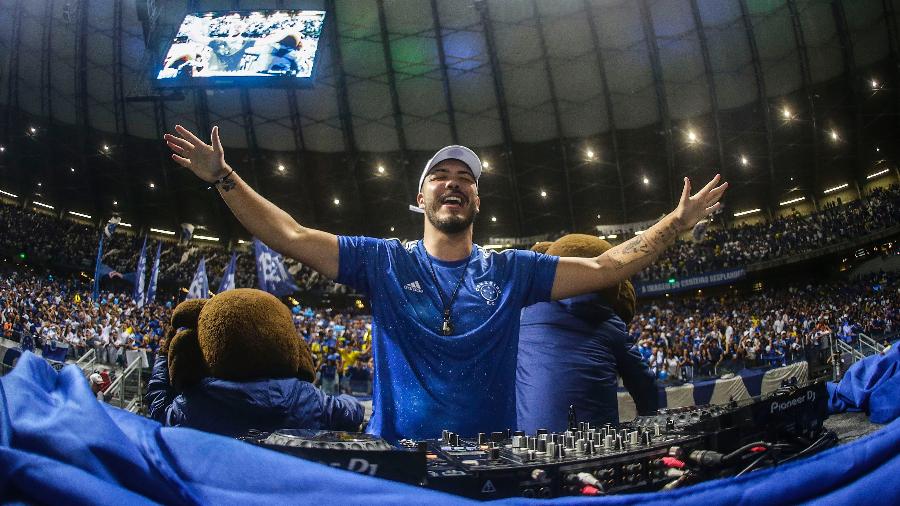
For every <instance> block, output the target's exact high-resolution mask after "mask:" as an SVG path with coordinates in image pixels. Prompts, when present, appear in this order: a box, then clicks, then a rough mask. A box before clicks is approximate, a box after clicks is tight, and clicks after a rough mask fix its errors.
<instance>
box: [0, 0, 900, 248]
mask: <svg viewBox="0 0 900 506" xmlns="http://www.w3.org/2000/svg"><path fill="white" fill-rule="evenodd" d="M895 3H896V2H895V1H893V0H884V1H882V0H853V1H847V0H844V1H839V0H834V1H822V0H554V1H549V0H515V1H513V0H440V1H438V0H364V1H359V0H325V1H303V2H300V1H297V2H294V1H287V0H280V1H274V0H273V1H268V2H267V1H260V0H257V1H253V2H251V1H243V2H241V1H238V0H233V1H229V2H202V1H174V0H134V1H133V2H131V1H129V2H122V1H116V2H106V1H100V0H0V12H3V13H4V14H3V15H2V16H0V106H2V113H3V119H2V123H0V134H2V137H0V145H2V146H3V147H4V149H3V151H2V152H0V189H3V190H6V191H8V192H9V193H13V194H16V195H21V196H23V197H24V198H26V199H33V198H39V199H40V200H41V201H49V202H51V203H52V204H54V205H55V208H56V209H57V210H59V211H60V212H64V211H66V210H74V211H78V212H82V213H86V214H88V215H91V216H93V217H95V218H98V219H99V217H108V216H109V215H111V214H112V213H120V214H121V215H122V216H123V218H124V219H125V220H126V221H129V222H132V223H135V224H138V225H140V226H144V227H150V226H155V227H162V228H168V229H172V228H173V227H175V226H176V224H178V223H182V222H190V223H194V224H198V225H201V226H203V227H205V228H206V229H207V230H209V231H210V232H211V233H213V235H217V236H220V237H225V238H238V237H241V238H245V239H246V238H247V237H246V232H244V231H243V230H241V228H240V226H239V224H237V222H236V221H235V220H234V219H233V218H232V217H231V216H230V213H229V212H228V211H227V210H226V208H225V206H224V204H223V203H221V201H220V200H219V199H218V198H217V196H216V195H214V194H213V192H211V191H207V190H206V186H207V185H205V184H203V183H202V182H200V181H199V180H197V179H196V178H194V177H192V176H191V175H190V174H187V173H186V171H185V170H183V169H181V168H179V167H177V166H176V165H175V164H174V163H173V162H172V161H171V160H169V159H168V152H167V149H166V147H165V145H164V144H163V142H162V141H161V137H162V134H163V133H164V132H165V131H171V130H172V128H173V126H174V124H176V123H180V124H182V125H185V126H186V127H187V128H189V129H192V130H194V131H198V130H199V131H202V132H208V131H209V128H210V126H211V125H219V127H220V130H221V132H222V136H223V142H224V144H225V146H226V150H227V153H226V154H227V158H228V159H229V161H230V162H231V163H232V164H233V165H234V166H236V168H237V170H238V171H239V172H240V173H241V174H242V175H243V176H244V177H245V179H247V180H248V181H249V182H250V183H251V185H253V186H254V187H255V188H256V189H258V190H259V191H260V192H261V193H262V194H263V195H265V196H267V197H268V198H270V199H272V200H273V201H274V202H276V203H277V204H278V205H280V206H283V207H284V208H286V209H287V210H288V211H289V212H291V213H292V214H293V215H294V216H296V217H297V218H298V220H299V221H301V222H302V223H305V224H309V225H311V226H316V227H321V228H323V229H327V230H330V231H334V232H338V233H364V234H370V235H375V236H401V237H411V238H412V237H417V236H418V235H419V234H420V233H421V222H420V221H419V220H421V219H422V217H421V215H414V214H412V213H409V212H408V211H407V204H409V203H412V202H413V201H414V197H415V181H416V179H417V175H418V172H419V171H420V167H421V166H422V165H423V164H424V163H425V161H426V160H427V159H428V158H429V157H430V155H431V154H432V153H433V152H434V151H435V150H436V149H438V148H440V147H441V146H444V145H447V144H454V143H459V144H464V145H467V146H470V147H472V148H473V149H474V150H475V151H476V152H477V153H479V154H480V155H481V156H482V157H483V159H484V160H486V161H487V162H488V166H487V169H486V172H485V174H484V176H483V178H482V181H481V185H480V191H481V193H482V199H483V206H482V213H481V216H480V218H479V222H478V224H477V225H476V240H481V241H486V240H487V238H488V237H510V236H513V237H522V236H530V235H534V234H541V233H557V232H559V231H562V230H569V231H589V230H592V229H593V227H595V226H596V225H599V224H612V223H625V222H633V221H639V220H647V219H653V218H655V217H658V216H660V214H661V213H663V212H665V211H667V210H669V209H671V207H672V206H673V205H674V202H675V200H676V199H677V196H678V194H679V192H680V188H681V179H682V177H683V176H685V175H687V176H690V177H691V178H692V179H693V180H694V181H695V182H701V181H706V180H707V179H708V178H709V177H711V176H712V175H713V174H714V173H715V172H717V171H720V172H722V173H723V175H724V177H725V178H726V179H727V180H728V181H729V182H731V183H732V185H733V186H732V189H731V190H730V194H729V196H728V197H727V202H726V204H727V205H728V206H729V208H730V209H732V210H739V209H752V208H763V209H766V208H769V209H772V208H775V207H776V206H777V203H778V202H779V201H782V200H784V199H785V198H790V196H792V195H793V196H796V195H807V196H813V195H818V196H821V195H822V191H823V190H824V189H827V188H830V187H833V186H835V185H838V184H843V183H850V185H851V187H852V186H853V185H854V184H857V183H860V184H861V183H863V182H865V178H866V175H867V174H869V173H870V172H871V171H872V170H873V167H874V166H875V165H877V164H884V163H893V162H892V160H895V159H896V152H895V151H896V148H895V147H894V145H895V144H896V143H895V142H892V141H893V139H896V136H897V133H898V131H897V130H898V118H900V116H898V112H900V56H898V44H900V39H898V31H897V25H898V23H897V13H898V9H897V6H896V5H895ZM223 4H224V7H227V8H233V9H261V8H303V9H324V10H326V11H327V12H328V14H327V18H326V29H325V34H324V38H323V42H322V44H321V49H320V51H321V52H320V59H319V62H318V65H319V68H318V71H317V77H316V82H315V86H313V87H312V88H307V89H250V88H231V89H185V90H180V91H179V90H176V91H171V90H166V91H160V90H158V89H156V88H154V86H153V83H152V77H153V72H152V69H153V67H154V65H155V64H156V63H157V62H158V61H159V59H160V55H161V53H162V52H163V51H164V50H165V46H166V44H165V41H166V40H171V36H172V34H173V33H174V30H175V29H176V28H177V26H178V24H179V23H180V21H181V19H182V18H183V17H184V15H185V14H186V13H188V12H194V11H202V10H204V9H213V8H217V9H221V8H222V7H223ZM38 183H42V184H41V185H40V186H38ZM151 183H152V184H151ZM38 194H39V196H38ZM113 202H116V204H115V205H114V204H113ZM102 219H104V220H105V218H102Z"/></svg>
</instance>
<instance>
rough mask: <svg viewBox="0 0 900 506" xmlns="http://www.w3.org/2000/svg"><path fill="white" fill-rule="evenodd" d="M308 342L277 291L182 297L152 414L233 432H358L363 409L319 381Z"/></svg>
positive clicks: (155, 383) (153, 391) (156, 374)
mask: <svg viewBox="0 0 900 506" xmlns="http://www.w3.org/2000/svg"><path fill="white" fill-rule="evenodd" d="M313 379H314V369H313V365H312V358H311V355H310V352H309V348H308V346H307V345H306V343H305V342H304V341H303V339H301V338H300V337H299V336H297V333H296V331H295V330H294V326H293V323H292V320H291V317H290V312H289V311H288V309H287V307H286V306H285V305H284V304H282V303H281V302H280V301H279V300H278V299H277V298H275V297H274V296H272V295H270V294H268V293H265V292H262V291H259V290H253V289H245V288H241V289H235V290H229V291H227V292H223V293H221V294H219V295H216V296H215V297H213V298H212V299H209V300H205V299H195V300H190V301H185V302H183V303H181V304H180V305H179V306H178V307H177V308H176V309H175V312H174V314H173V316H172V328H171V329H170V330H169V333H168V335H167V339H166V342H165V345H164V346H163V347H162V348H161V351H160V354H159V356H158V357H157V359H156V362H155V363H154V366H153V373H152V376H151V379H150V382H149V384H148V387H147V394H146V401H147V404H148V405H149V406H150V409H149V411H150V413H149V414H150V418H152V419H154V420H157V421H159V422H161V423H163V424H165V425H169V426H181V427H191V428H195V429H199V430H203V431H206V432H213V433H217V434H222V435H226V436H240V435H243V434H246V433H247V432H249V431H250V430H251V429H256V430H261V431H272V430H276V429H283V428H292V429H321V430H343V431H357V430H359V428H360V425H361V424H362V421H363V414H364V411H363V408H362V406H361V405H360V403H359V401H357V400H356V399H355V398H354V397H351V396H349V395H338V396H331V395H326V394H324V393H323V392H322V391H321V390H319V389H318V388H316V387H315V386H313V384H312V380H313Z"/></svg>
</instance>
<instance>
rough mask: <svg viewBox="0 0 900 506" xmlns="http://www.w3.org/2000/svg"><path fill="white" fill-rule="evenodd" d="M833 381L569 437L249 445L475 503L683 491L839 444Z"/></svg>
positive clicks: (266, 438) (574, 426)
mask: <svg viewBox="0 0 900 506" xmlns="http://www.w3.org/2000/svg"><path fill="white" fill-rule="evenodd" d="M826 416H827V412H826V391H825V383H824V382H822V381H819V382H814V383H809V384H806V385H803V386H796V385H795V386H788V387H783V388H781V389H779V390H778V391H776V392H773V393H771V394H768V395H765V396H760V397H756V398H752V399H748V400H746V401H739V402H731V403H729V404H726V405H720V406H714V405H707V406H690V407H685V408H673V409H663V410H660V411H659V412H658V413H657V414H656V415H654V416H643V417H638V418H636V419H635V420H633V421H631V422H628V423H624V424H621V425H620V426H618V427H615V426H612V425H608V424H607V425H603V426H593V425H591V424H590V423H587V422H574V420H572V417H571V416H570V428H569V430H567V431H564V432H551V431H548V430H543V429H542V430H538V431H537V433H535V434H526V433H524V432H521V431H514V430H512V429H507V430H505V431H501V432H492V433H481V434H478V435H475V436H471V437H465V436H462V435H459V434H455V433H453V432H450V431H447V430H445V431H443V432H442V434H441V435H440V437H438V438H435V439H429V440H424V441H412V440H401V441H400V442H399V443H397V444H389V443H387V442H386V441H384V440H381V439H378V438H375V437H372V436H367V435H364V434H349V433H340V432H321V431H298V430H281V431H275V432H273V433H263V432H254V433H251V434H248V435H247V436H245V437H243V438H242V439H244V440H246V441H249V442H251V443H254V444H258V445H262V446H265V447H267V448H272V449H276V450H278V451H282V452H286V453H289V454H292V455H295V456H298V457H301V458H305V459H309V460H314V461H318V462H321V463H324V464H327V465H331V466H335V467H340V468H343V469H347V470H350V471H355V472H359V473H363V474H369V475H372V476H378V477H381V478H386V479H390V480H395V481H402V482H405V483H412V484H417V485H421V486H425V487H428V488H431V489H435V490H441V491H444V492H449V493H452V494H457V495H461V496H466V497H471V498H475V499H483V500H489V499H497V498H503V497H538V498H551V497H560V496H575V495H579V496H580V495H604V494H621V493H632V492H641V491H654V490H660V489H664V488H666V489H668V488H675V487H678V486H683V485H687V484H690V483H695V482H698V481H702V480H705V479H712V478H717V477H721V476H730V475H734V474H742V473H746V472H749V471H751V470H753V469H755V468H759V467H763V466H771V465H777V464H778V463H780V462H784V461H786V460H790V459H792V458H797V457H800V456H805V455H808V454H811V453H813V452H815V451H818V450H821V449H823V448H825V447H827V446H829V445H830V444H833V443H834V439H833V437H832V436H833V434H828V433H825V434H823V429H822V424H823V421H824V419H825V417H826Z"/></svg>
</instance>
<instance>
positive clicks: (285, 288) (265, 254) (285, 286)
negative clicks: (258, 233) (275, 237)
mask: <svg viewBox="0 0 900 506" xmlns="http://www.w3.org/2000/svg"><path fill="white" fill-rule="evenodd" d="M253 249H254V250H255V251H256V281H257V284H258V285H259V289H260V290H264V291H266V292H269V293H271V294H273V295H279V296H280V295H288V294H290V293H293V292H296V291H297V284H296V283H295V282H294V278H293V276H291V275H290V274H289V273H288V271H287V269H285V268H284V260H283V259H282V257H281V255H279V254H278V253H276V252H274V251H272V249H271V248H269V247H268V246H266V245H265V244H263V242H262V241H260V240H259V239H257V238H255V237H254V238H253Z"/></svg>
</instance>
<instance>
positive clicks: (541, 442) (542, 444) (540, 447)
mask: <svg viewBox="0 0 900 506" xmlns="http://www.w3.org/2000/svg"><path fill="white" fill-rule="evenodd" d="M535 450H537V451H538V452H541V453H546V451H547V440H546V439H538V441H537V448H535Z"/></svg>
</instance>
